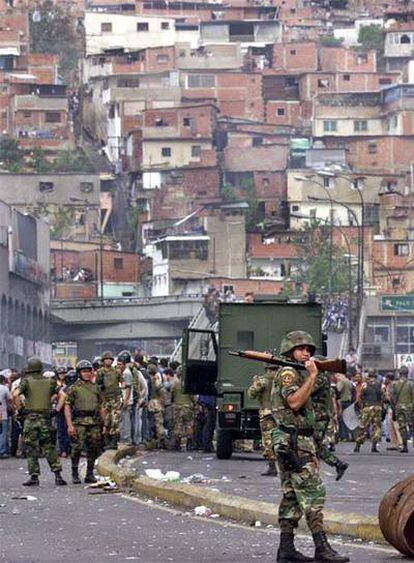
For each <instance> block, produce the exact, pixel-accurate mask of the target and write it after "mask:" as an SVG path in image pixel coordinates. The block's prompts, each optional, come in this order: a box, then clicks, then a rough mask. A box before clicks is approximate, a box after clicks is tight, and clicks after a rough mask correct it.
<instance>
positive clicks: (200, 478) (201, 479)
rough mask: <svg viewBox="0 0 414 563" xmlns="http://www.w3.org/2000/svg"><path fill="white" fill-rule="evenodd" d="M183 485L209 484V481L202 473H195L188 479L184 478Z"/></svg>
mask: <svg viewBox="0 0 414 563" xmlns="http://www.w3.org/2000/svg"><path fill="white" fill-rule="evenodd" d="M182 482H183V483H208V482H209V479H208V478H207V477H205V475H203V474H202V473H194V474H193V475H189V476H188V477H184V479H183V480H182Z"/></svg>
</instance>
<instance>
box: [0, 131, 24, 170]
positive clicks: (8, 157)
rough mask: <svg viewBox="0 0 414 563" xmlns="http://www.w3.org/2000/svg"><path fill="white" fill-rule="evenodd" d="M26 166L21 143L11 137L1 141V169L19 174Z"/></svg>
mask: <svg viewBox="0 0 414 563" xmlns="http://www.w3.org/2000/svg"><path fill="white" fill-rule="evenodd" d="M23 164H24V151H23V150H22V149H21V148H20V146H19V142H18V141H16V139H11V138H10V137H2V138H1V139H0V167H2V168H4V169H6V170H7V171H8V172H19V171H20V170H21V168H22V166H23Z"/></svg>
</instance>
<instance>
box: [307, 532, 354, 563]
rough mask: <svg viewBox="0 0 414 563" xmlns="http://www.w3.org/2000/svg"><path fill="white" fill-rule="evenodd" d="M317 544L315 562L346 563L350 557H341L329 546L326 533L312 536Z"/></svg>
mask: <svg viewBox="0 0 414 563" xmlns="http://www.w3.org/2000/svg"><path fill="white" fill-rule="evenodd" d="M312 536H313V542H314V544H315V561H332V562H334V563H335V562H336V563H346V562H347V561H349V557H346V556H345V555H339V553H338V552H337V551H335V550H334V549H332V547H331V546H330V545H329V542H328V538H327V537H326V534H325V532H317V533H316V534H312Z"/></svg>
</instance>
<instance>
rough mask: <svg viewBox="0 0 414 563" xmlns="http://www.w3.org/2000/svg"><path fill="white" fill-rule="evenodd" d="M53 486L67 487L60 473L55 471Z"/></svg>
mask: <svg viewBox="0 0 414 563" xmlns="http://www.w3.org/2000/svg"><path fill="white" fill-rule="evenodd" d="M54 473H55V485H67V483H66V481H65V480H64V479H63V477H62V475H61V474H60V471H55V472H54Z"/></svg>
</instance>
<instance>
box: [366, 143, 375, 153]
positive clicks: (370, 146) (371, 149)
mask: <svg viewBox="0 0 414 563" xmlns="http://www.w3.org/2000/svg"><path fill="white" fill-rule="evenodd" d="M368 153H369V154H377V145H376V143H369V144H368Z"/></svg>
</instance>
